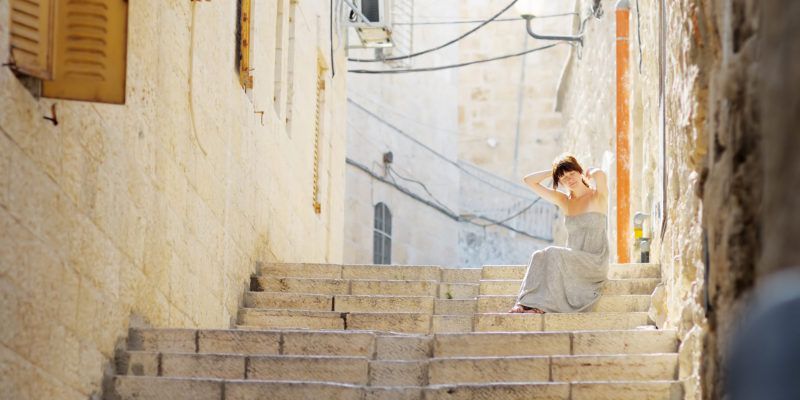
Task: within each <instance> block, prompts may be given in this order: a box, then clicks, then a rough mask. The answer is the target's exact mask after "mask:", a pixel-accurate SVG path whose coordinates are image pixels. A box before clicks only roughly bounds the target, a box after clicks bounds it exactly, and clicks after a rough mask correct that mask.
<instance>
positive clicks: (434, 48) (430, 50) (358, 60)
mask: <svg viewBox="0 0 800 400" xmlns="http://www.w3.org/2000/svg"><path fill="white" fill-rule="evenodd" d="M517 1H519V0H511V3H509V4H508V5H507V6H506V7H505V8H503V9H502V10H500V12H498V13H497V14H495V15H493V16H492V17H491V18H489V19H487V20H486V21H483V22H481V24H480V25H478V26H476V27H474V28H472V29H470V30H468V31H467V32H465V33H464V34H462V35H461V36H459V37H457V38H455V39H453V40H450V41H448V42H446V43H444V44H441V45H439V46H436V47H433V48H430V49H427V50H423V51H418V52H416V53H411V54H406V55H404V56H396V57H387V58H381V59H369V58H348V59H347V60H348V61H354V62H384V61H395V60H405V59H408V58H412V57H417V56H421V55H423V54H428V53H430V52H433V51H437V50H441V49H443V48H445V47H447V46H450V45H451V44H453V43H456V42H458V41H459V40H461V39H464V38H465V37H467V36H469V35H471V34H473V33H474V32H475V31H477V30H478V29H481V28H483V27H484V26H486V24H488V23H490V22H492V21H494V20H495V19H497V17H499V16H500V15H501V14H503V13H504V12H506V11H508V9H509V8H511V7H512V6H514V4H516V2H517Z"/></svg>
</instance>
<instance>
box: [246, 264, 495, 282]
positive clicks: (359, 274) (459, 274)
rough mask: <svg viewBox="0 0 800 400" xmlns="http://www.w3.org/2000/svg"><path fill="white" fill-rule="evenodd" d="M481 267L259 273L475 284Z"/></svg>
mask: <svg viewBox="0 0 800 400" xmlns="http://www.w3.org/2000/svg"><path fill="white" fill-rule="evenodd" d="M481 274H482V269H481V268H446V267H438V266H429V265H370V264H363V265H337V264H302V263H299V264H298V263H286V264H267V265H265V266H263V267H261V269H260V271H259V275H260V276H265V277H288V278H317V279H361V280H433V281H437V282H439V281H441V282H452V283H478V281H480V279H481Z"/></svg>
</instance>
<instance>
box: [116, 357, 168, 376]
mask: <svg viewBox="0 0 800 400" xmlns="http://www.w3.org/2000/svg"><path fill="white" fill-rule="evenodd" d="M159 359H160V355H159V353H157V352H151V351H126V352H124V353H122V354H121V355H119V356H118V357H117V359H116V371H117V374H119V375H135V376H158V365H159V363H160V361H159Z"/></svg>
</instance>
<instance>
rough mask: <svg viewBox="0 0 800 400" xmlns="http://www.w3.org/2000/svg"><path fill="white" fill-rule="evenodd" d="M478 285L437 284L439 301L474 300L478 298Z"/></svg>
mask: <svg viewBox="0 0 800 400" xmlns="http://www.w3.org/2000/svg"><path fill="white" fill-rule="evenodd" d="M479 289H480V285H478V284H476V283H446V282H442V283H440V284H439V298H440V299H474V298H475V297H477V296H478V292H479Z"/></svg>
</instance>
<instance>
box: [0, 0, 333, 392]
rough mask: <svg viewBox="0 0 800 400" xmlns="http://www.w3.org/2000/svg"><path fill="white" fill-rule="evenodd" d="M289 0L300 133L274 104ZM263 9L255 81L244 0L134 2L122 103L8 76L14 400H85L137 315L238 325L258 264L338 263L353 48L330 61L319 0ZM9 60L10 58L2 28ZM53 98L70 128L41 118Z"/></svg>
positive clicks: (5, 219) (0, 84) (4, 295)
mask: <svg viewBox="0 0 800 400" xmlns="http://www.w3.org/2000/svg"><path fill="white" fill-rule="evenodd" d="M278 4H283V6H284V7H285V8H286V10H288V9H289V7H297V9H296V10H295V11H296V13H295V15H296V18H295V21H294V23H293V24H287V29H289V27H290V26H291V27H293V29H294V38H295V45H294V46H295V50H294V51H295V57H296V59H295V60H294V63H293V75H292V81H291V82H292V84H293V86H294V89H293V93H294V96H293V99H292V107H293V108H292V110H293V116H294V121H292V122H291V123H290V125H291V128H290V129H288V128H287V122H286V115H285V114H283V115H279V114H277V113H276V111H275V107H273V89H274V85H275V79H274V76H275V74H274V65H275V63H274V62H273V61H274V55H275V48H276V45H275V34H276V31H275V23H274V21H275V18H276V7H277V5H278ZM253 7H254V21H253V22H254V23H253V36H252V37H253V39H252V45H253V54H254V61H253V69H254V70H253V75H254V82H255V86H254V88H253V90H252V91H249V92H245V91H244V90H243V89H242V87H241V86H240V83H239V80H238V76H237V70H236V66H235V60H234V57H235V46H236V39H235V37H234V34H235V27H236V4H235V2H233V1H231V2H228V1H215V2H190V1H177V0H171V1H134V2H130V3H129V20H128V25H129V29H128V58H127V92H126V94H127V96H126V97H127V98H126V104H125V105H106V104H98V103H86V102H74V101H60V100H53V99H45V98H37V97H35V96H33V95H32V94H31V93H30V92H29V91H28V90H26V88H25V87H24V86H23V84H22V82H21V80H20V79H18V78H17V77H15V75H14V74H13V73H12V72H11V71H10V70H9V69H8V68H5V67H4V68H3V69H2V70H0V110H2V111H0V266H1V267H0V310H2V311H0V320H2V321H3V322H2V329H0V366H2V367H0V370H2V378H0V393H3V394H4V396H8V397H9V398H15V399H34V398H35V399H40V398H58V399H86V398H87V397H88V396H90V395H92V394H96V393H99V392H100V390H101V387H100V384H101V377H102V375H103V373H104V372H107V371H108V370H109V365H110V360H111V359H112V357H113V355H114V349H115V346H116V345H117V344H119V342H120V341H121V340H122V339H124V337H125V336H126V334H127V327H128V326H129V325H130V324H131V323H132V322H131V321H133V323H135V324H139V325H152V326H157V327H165V326H171V327H229V326H230V325H231V323H232V321H233V319H234V318H235V316H236V311H237V307H238V305H239V302H240V299H241V296H242V294H243V291H244V290H245V288H246V287H247V284H248V280H249V279H248V278H249V276H250V274H251V273H253V272H254V270H255V265H256V261H257V260H264V261H273V260H278V261H318V262H325V261H327V262H340V261H341V258H342V254H341V251H342V250H341V249H342V224H343V222H342V218H343V217H342V214H343V206H344V201H343V186H344V146H345V142H344V121H345V120H344V118H345V111H346V109H345V94H344V85H345V75H346V74H345V73H344V71H343V70H344V52H343V50H342V47H341V46H339V50H338V52H337V53H336V56H335V60H331V59H330V56H329V54H330V52H329V41H328V33H327V32H328V26H327V21H328V11H327V9H326V7H325V6H324V5H323V4H322V3H318V2H289V1H282V2H278V1H276V0H254V1H253ZM284 15H288V13H285V14H284ZM8 20H9V2H2V4H0V21H8ZM334 40H336V38H335V39H334ZM0 54H3V55H5V56H7V55H8V54H9V31H8V24H6V23H0ZM5 56H4V57H5ZM318 57H322V58H323V59H324V63H325V64H326V65H327V68H328V71H327V72H326V74H327V76H326V78H325V79H326V83H327V85H326V89H325V92H324V95H325V99H324V110H323V113H322V115H323V120H324V127H323V131H322V132H323V133H322V137H321V144H320V147H321V152H320V154H321V158H320V164H319V165H320V167H319V168H320V188H321V190H320V193H321V194H320V200H321V203H322V213H321V214H315V212H314V209H313V207H312V204H313V202H312V201H313V199H312V176H313V165H314V163H313V150H314V129H313V123H314V119H313V118H312V117H311V116H313V115H314V110H315V104H316V93H315V86H316V84H315V83H316V79H317V58H318ZM4 59H5V58H4ZM334 64H335V67H336V70H337V71H336V72H337V73H336V76H335V77H334V78H331V77H330V68H331V67H333V66H334ZM278 84H282V85H285V86H286V88H288V87H289V86H288V85H289V81H288V78H287V80H284V81H279V82H278ZM286 88H285V90H286ZM285 90H284V91H285ZM53 106H54V107H55V110H56V113H57V117H58V125H54V124H52V123H51V122H49V121H48V120H45V119H44V118H43V117H44V116H50V115H51V107H53ZM284 108H285V107H284ZM261 111H263V114H261V113H260V112H261Z"/></svg>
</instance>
